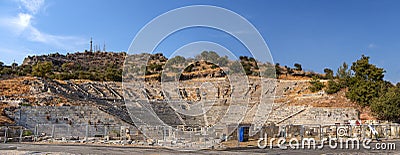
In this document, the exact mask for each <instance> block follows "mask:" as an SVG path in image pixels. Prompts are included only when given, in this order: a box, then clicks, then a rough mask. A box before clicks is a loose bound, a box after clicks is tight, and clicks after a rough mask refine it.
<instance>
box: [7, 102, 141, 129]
mask: <svg viewBox="0 0 400 155" xmlns="http://www.w3.org/2000/svg"><path fill="white" fill-rule="evenodd" d="M13 117H14V118H15V122H16V124H17V125H22V126H24V127H26V128H28V129H30V130H32V131H34V130H35V128H37V129H38V130H39V131H38V132H39V133H47V134H49V133H51V132H52V131H51V130H53V129H52V128H54V127H53V126H55V127H56V130H57V131H58V132H57V131H56V132H57V134H59V135H60V136H63V135H64V136H82V135H85V131H86V126H87V125H89V127H90V128H91V129H89V130H91V131H97V132H99V133H103V132H104V131H103V130H105V128H104V126H113V127H117V128H118V127H120V126H126V127H129V128H130V129H131V131H132V132H136V128H135V127H134V126H133V125H130V124H128V123H126V122H124V121H122V120H120V119H119V118H118V117H115V116H112V115H110V114H108V113H105V112H103V111H101V110H99V109H98V108H97V107H94V106H61V107H54V106H32V107H21V108H20V109H19V110H17V112H16V113H15V115H14V116H13ZM61 130H65V131H64V132H60V131H61Z"/></svg>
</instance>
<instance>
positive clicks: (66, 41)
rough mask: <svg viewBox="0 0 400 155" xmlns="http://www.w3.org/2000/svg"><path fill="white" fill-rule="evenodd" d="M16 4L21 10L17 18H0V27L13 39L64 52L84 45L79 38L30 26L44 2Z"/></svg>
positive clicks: (29, 1) (21, 2) (23, 1)
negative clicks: (40, 44)
mask: <svg viewBox="0 0 400 155" xmlns="http://www.w3.org/2000/svg"><path fill="white" fill-rule="evenodd" d="M18 3H19V4H20V8H21V9H23V10H21V12H19V13H18V15H17V16H12V17H2V18H0V26H3V27H5V28H6V29H7V30H9V31H11V32H13V34H12V35H14V37H22V38H25V39H27V40H28V41H31V42H39V43H43V44H47V45H50V46H53V47H55V48H59V49H65V50H76V48H77V47H80V46H82V45H84V44H86V40H85V39H83V38H81V37H76V36H65V35H55V34H48V33H45V32H43V31H41V30H39V29H38V28H37V27H35V26H34V25H33V24H32V21H33V20H34V16H35V14H37V13H38V12H39V11H40V10H41V9H42V7H45V4H44V3H45V1H44V0H20V1H18Z"/></svg>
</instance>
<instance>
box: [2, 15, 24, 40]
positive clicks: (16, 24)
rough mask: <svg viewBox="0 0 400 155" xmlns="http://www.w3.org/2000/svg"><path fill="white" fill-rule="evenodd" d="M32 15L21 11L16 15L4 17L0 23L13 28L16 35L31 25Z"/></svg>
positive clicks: (10, 28)
mask: <svg viewBox="0 0 400 155" xmlns="http://www.w3.org/2000/svg"><path fill="white" fill-rule="evenodd" d="M31 19H32V15H30V14H26V13H19V14H18V16H15V17H4V18H2V19H1V20H0V25H1V26H3V27H5V28H7V29H9V30H11V31H12V32H13V33H14V34H15V35H20V34H21V33H22V32H23V31H24V30H25V29H26V28H27V27H29V26H30V25H31Z"/></svg>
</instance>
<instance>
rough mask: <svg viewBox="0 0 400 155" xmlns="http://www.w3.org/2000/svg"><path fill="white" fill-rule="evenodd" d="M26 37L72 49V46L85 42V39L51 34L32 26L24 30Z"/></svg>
mask: <svg viewBox="0 0 400 155" xmlns="http://www.w3.org/2000/svg"><path fill="white" fill-rule="evenodd" d="M26 37H27V39H29V40H30V41H34V42H41V43H45V44H49V45H53V46H56V47H59V48H63V49H69V50H71V49H74V47H73V46H76V45H83V44H86V40H85V39H82V38H80V37H75V36H61V35H52V34H47V33H43V32H40V31H39V30H38V29H36V28H35V27H33V26H30V27H29V29H27V31H26Z"/></svg>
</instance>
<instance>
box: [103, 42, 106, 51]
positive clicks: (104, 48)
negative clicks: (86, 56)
mask: <svg viewBox="0 0 400 155" xmlns="http://www.w3.org/2000/svg"><path fill="white" fill-rule="evenodd" d="M103 52H106V42H104V44H103Z"/></svg>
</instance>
